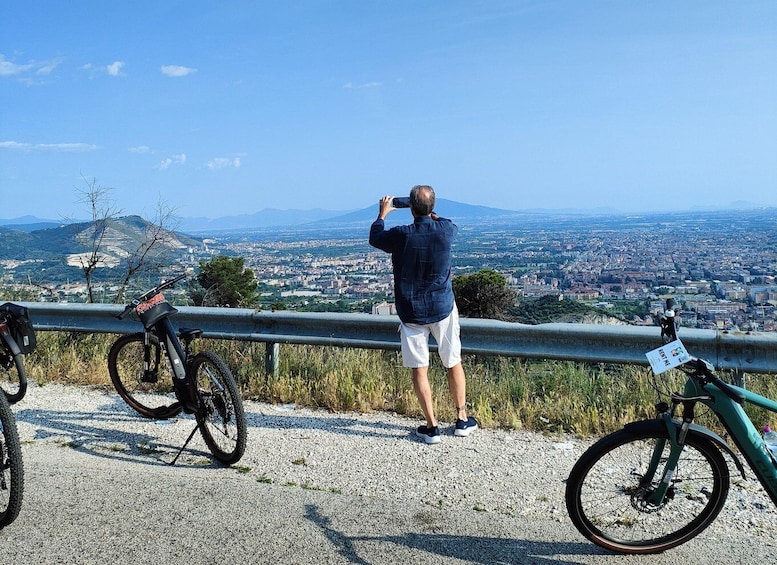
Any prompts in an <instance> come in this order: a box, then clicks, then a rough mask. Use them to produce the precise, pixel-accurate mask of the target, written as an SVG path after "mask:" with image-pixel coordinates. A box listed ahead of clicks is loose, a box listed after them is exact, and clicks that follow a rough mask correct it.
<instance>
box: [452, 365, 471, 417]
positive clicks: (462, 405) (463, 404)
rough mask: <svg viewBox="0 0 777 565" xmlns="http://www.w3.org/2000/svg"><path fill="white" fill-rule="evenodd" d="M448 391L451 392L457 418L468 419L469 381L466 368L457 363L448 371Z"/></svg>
mask: <svg viewBox="0 0 777 565" xmlns="http://www.w3.org/2000/svg"><path fill="white" fill-rule="evenodd" d="M448 389H449V390H450V391H451V398H452V399H453V405H454V406H455V407H456V418H457V419H459V420H466V419H467V381H466V377H465V375H464V367H462V366H461V363H457V364H456V365H454V366H453V367H451V368H449V369H448Z"/></svg>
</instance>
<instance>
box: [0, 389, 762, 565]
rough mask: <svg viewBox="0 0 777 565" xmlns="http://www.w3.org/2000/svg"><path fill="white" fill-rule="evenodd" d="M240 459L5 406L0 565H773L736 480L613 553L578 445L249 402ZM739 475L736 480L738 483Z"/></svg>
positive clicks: (115, 422)
mask: <svg viewBox="0 0 777 565" xmlns="http://www.w3.org/2000/svg"><path fill="white" fill-rule="evenodd" d="M246 411H247V415H248V422H249V442H248V449H247V451H246V454H245V456H244V458H243V459H242V460H241V461H240V463H239V464H238V465H236V466H234V467H231V468H223V467H220V466H218V465H216V464H214V463H213V461H212V459H211V457H210V453H209V452H208V451H207V448H206V446H205V444H204V442H203V441H202V439H201V438H200V436H199V434H198V435H196V436H195V439H194V440H193V441H192V443H191V444H190V446H189V448H188V449H187V450H186V451H185V452H184V454H183V455H182V457H181V459H179V461H178V463H177V464H176V465H175V466H174V467H171V466H169V465H167V462H168V461H170V460H171V459H172V458H173V456H174V455H175V452H176V450H177V449H178V447H180V445H181V444H182V443H183V441H184V440H185V438H186V437H187V435H188V433H189V432H190V431H191V430H192V428H193V427H194V422H193V420H192V419H191V418H190V417H181V418H177V419H175V420H173V421H170V422H156V421H149V420H145V419H143V418H141V417H140V416H138V415H136V414H135V413H134V412H133V411H131V410H130V409H129V408H128V407H127V406H126V405H125V404H124V403H123V402H122V401H121V399H120V398H119V397H118V396H117V395H116V394H115V393H113V392H111V391H105V390H99V389H92V388H82V387H66V386H60V385H46V386H44V387H36V386H34V385H33V386H31V388H30V390H29V391H28V393H27V396H26V397H25V398H24V400H22V401H21V402H20V403H18V404H16V405H15V406H14V413H15V414H16V418H17V423H18V427H19V433H20V435H21V439H22V443H23V452H24V465H25V474H26V477H25V478H26V480H25V497H24V504H23V506H22V512H21V514H20V516H19V518H18V519H17V520H16V521H15V522H14V523H13V524H11V525H10V526H8V527H6V528H5V529H3V530H1V531H0V561H2V563H3V564H8V565H10V564H17V563H18V564H25V565H29V564H31V563H42V564H43V563H113V564H121V563H160V562H161V563H187V564H190V563H217V562H220V563H230V562H232V563H357V564H384V563H421V562H423V563H478V564H486V563H488V564H490V563H586V564H588V563H597V564H598V563H607V564H620V563H640V564H643V563H647V564H653V563H656V564H657V563H661V564H662V565H664V564H671V563H706V562H713V561H715V562H725V561H728V560H731V561H732V562H750V563H753V562H757V561H760V562H762V563H773V562H775V557H774V554H775V552H777V549H776V548H775V546H776V545H777V542H775V539H777V536H775V534H774V533H775V532H777V513H776V512H775V510H774V508H773V506H772V504H771V502H770V501H769V500H768V498H767V496H766V495H765V493H764V492H763V490H762V489H761V487H760V486H759V485H758V484H757V483H756V482H755V481H753V480H745V481H738V482H737V483H736V484H735V486H734V487H733V488H732V490H731V492H730V494H729V498H728V501H727V503H726V507H725V508H724V511H723V512H722V513H721V515H720V517H719V518H718V519H717V521H716V522H715V523H714V524H713V525H712V526H711V527H710V528H709V529H708V530H706V531H705V532H704V533H702V534H701V536H699V537H698V538H696V539H694V540H692V541H691V542H689V543H687V544H685V545H683V546H681V547H679V548H676V549H674V550H671V551H669V552H666V553H664V554H662V555H655V556H639V557H634V556H631V557H629V556H620V555H615V554H611V553H608V552H606V551H604V550H601V549H599V548H598V547H596V546H594V545H592V544H590V543H589V542H587V541H586V540H584V539H583V538H582V537H581V536H580V535H579V534H578V533H577V531H576V530H575V529H574V527H573V526H572V524H571V523H570V521H569V518H568V517H567V514H566V510H565V507H564V502H563V492H564V479H565V478H566V476H567V474H568V473H569V469H570V468H571V466H572V465H573V463H574V461H575V460H576V459H577V457H579V456H580V454H581V453H582V452H583V451H584V450H585V448H586V447H587V446H588V445H589V444H590V442H589V441H581V440H578V439H574V438H570V437H548V436H543V435H538V434H534V433H529V432H507V431H503V430H478V431H477V432H476V433H474V434H473V435H471V436H470V437H468V438H457V437H454V436H453V435H451V434H450V433H449V432H446V433H444V435H443V441H442V443H441V444H438V445H432V446H427V445H425V444H422V443H420V442H419V441H417V440H416V439H415V438H413V437H412V434H411V432H412V430H413V429H414V427H415V426H416V425H418V423H419V422H417V421H414V420H410V419H407V418H404V417H400V416H397V415H395V414H388V413H374V414H333V413H329V412H325V411H314V410H307V409H296V408H295V407H293V406H272V405H267V404H261V403H254V402H247V403H246ZM732 476H733V473H732Z"/></svg>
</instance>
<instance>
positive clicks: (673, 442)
mask: <svg viewBox="0 0 777 565" xmlns="http://www.w3.org/2000/svg"><path fill="white" fill-rule="evenodd" d="M698 400H700V398H693V399H683V400H682V401H681V402H682V404H683V422H682V424H681V426H680V428H679V429H678V428H677V426H676V425H675V424H674V421H673V420H672V413H673V412H674V411H675V408H676V407H677V404H678V403H677V402H673V406H672V410H671V411H670V410H669V406H668V405H667V404H666V403H665V402H661V403H659V404H658V405H657V406H656V408H658V411H659V418H661V419H662V420H663V421H664V425H665V426H666V430H667V433H668V435H669V438H668V439H658V440H657V441H656V445H655V447H654V448H653V455H652V456H651V458H650V465H649V466H648V469H647V471H646V472H645V475H644V476H643V477H642V485H643V486H644V487H646V488H647V487H648V486H649V485H651V484H653V483H654V479H655V476H656V473H657V472H658V468H659V465H660V464H661V463H662V462H663V463H664V468H663V471H662V475H661V480H660V481H659V482H658V486H656V487H655V488H654V489H653V490H652V491H651V492H650V493H649V494H648V496H646V497H645V500H646V502H648V503H649V504H650V505H651V506H653V507H655V508H659V507H660V506H662V505H663V504H664V502H665V500H666V497H667V492H668V491H669V487H671V486H672V481H673V480H674V478H675V475H676V474H677V463H678V461H679V460H680V455H681V454H682V452H683V448H684V447H685V438H686V436H687V435H688V430H689V429H690V427H691V424H692V423H693V418H694V407H695V405H696V402H697V401H698ZM667 442H669V455H668V456H667V457H664V450H665V448H666V444H667Z"/></svg>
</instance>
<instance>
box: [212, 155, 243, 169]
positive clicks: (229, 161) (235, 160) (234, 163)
mask: <svg viewBox="0 0 777 565" xmlns="http://www.w3.org/2000/svg"><path fill="white" fill-rule="evenodd" d="M207 167H208V168H209V169H210V170H211V171H215V170H216V169H223V168H224V167H235V168H236V169H239V168H240V157H216V158H215V159H212V160H210V161H208V163H207Z"/></svg>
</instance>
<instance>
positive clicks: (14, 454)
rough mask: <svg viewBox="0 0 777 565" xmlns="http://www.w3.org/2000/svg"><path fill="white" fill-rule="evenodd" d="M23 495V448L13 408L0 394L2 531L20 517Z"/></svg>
mask: <svg viewBox="0 0 777 565" xmlns="http://www.w3.org/2000/svg"><path fill="white" fill-rule="evenodd" d="M23 493H24V467H23V465H22V446H21V443H20V442H19V435H18V433H17V431H16V421H15V420H14V416H13V413H12V412H11V408H10V406H9V404H8V401H7V400H6V399H5V396H4V395H2V394H0V529H2V528H3V527H4V526H7V525H8V524H10V523H11V522H13V521H14V520H15V519H16V517H17V516H18V515H19V510H21V508H22V495H23Z"/></svg>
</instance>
